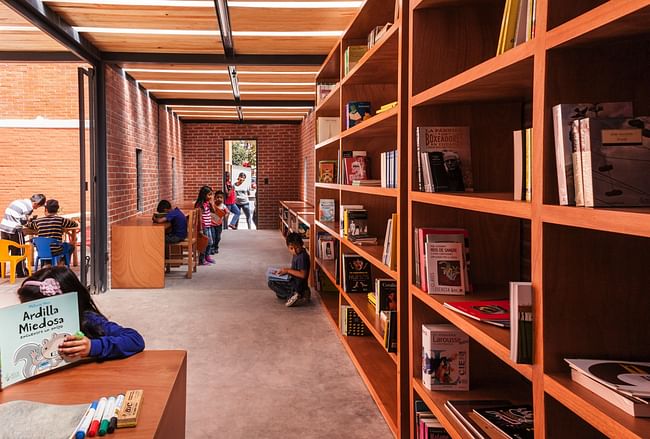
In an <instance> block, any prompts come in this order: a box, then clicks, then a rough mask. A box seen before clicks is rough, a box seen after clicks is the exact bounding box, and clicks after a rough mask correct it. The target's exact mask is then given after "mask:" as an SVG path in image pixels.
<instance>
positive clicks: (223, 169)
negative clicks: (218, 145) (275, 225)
mask: <svg viewBox="0 0 650 439" xmlns="http://www.w3.org/2000/svg"><path fill="white" fill-rule="evenodd" d="M237 141H239V142H243V141H246V142H250V141H254V142H255V180H256V181H255V185H256V188H255V210H254V211H253V218H255V215H256V214H257V209H258V207H259V204H258V200H259V195H258V194H259V190H260V181H259V176H260V175H259V171H260V150H259V144H260V143H259V140H258V139H257V137H235V138H232V137H231V138H226V139H223V144H222V150H221V156H222V157H223V160H222V162H221V190H223V188H224V186H225V183H226V180H225V176H226V158H227V157H226V142H237ZM230 152H231V154H230V155H231V156H230V159H231V163H230V171H229V172H230V173H231V175H230V181H231V182H233V176H232V149H231V151H230ZM252 179H253V176H252V169H251V183H252ZM253 218H251V220H253ZM257 218H259V215H258V216H257ZM253 222H254V223H255V230H258V225H257V221H253Z"/></svg>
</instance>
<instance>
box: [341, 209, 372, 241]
mask: <svg viewBox="0 0 650 439" xmlns="http://www.w3.org/2000/svg"><path fill="white" fill-rule="evenodd" d="M345 212H346V218H345V221H346V234H345V236H347V237H348V239H356V238H363V237H367V236H368V211H367V210H365V209H358V210H352V209H351V210H346V211H345Z"/></svg>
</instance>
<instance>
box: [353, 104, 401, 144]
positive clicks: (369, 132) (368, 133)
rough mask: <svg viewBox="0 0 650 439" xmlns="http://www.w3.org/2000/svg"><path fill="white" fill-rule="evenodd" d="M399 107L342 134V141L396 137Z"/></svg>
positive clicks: (377, 115) (373, 117) (375, 116)
mask: <svg viewBox="0 0 650 439" xmlns="http://www.w3.org/2000/svg"><path fill="white" fill-rule="evenodd" d="M398 111H399V107H395V108H392V109H390V110H388V111H385V112H383V113H380V114H376V115H374V116H372V117H371V118H370V119H368V120H364V121H363V122H361V123H360V124H359V125H355V126H353V127H352V128H348V129H347V130H345V131H343V132H342V133H341V139H345V140H348V139H363V138H367V137H389V136H392V137H394V136H395V135H396V134H397V113H398Z"/></svg>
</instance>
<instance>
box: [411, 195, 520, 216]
mask: <svg viewBox="0 0 650 439" xmlns="http://www.w3.org/2000/svg"><path fill="white" fill-rule="evenodd" d="M411 201H413V202H417V203H423V204H432V205H438V206H445V207H453V208H456V209H464V210H469V211H475V212H483V213H489V214H495V215H505V216H511V217H515V218H521V219H530V218H531V205H530V203H527V202H525V201H513V200H512V194H511V193H479V192H465V193H428V192H411Z"/></svg>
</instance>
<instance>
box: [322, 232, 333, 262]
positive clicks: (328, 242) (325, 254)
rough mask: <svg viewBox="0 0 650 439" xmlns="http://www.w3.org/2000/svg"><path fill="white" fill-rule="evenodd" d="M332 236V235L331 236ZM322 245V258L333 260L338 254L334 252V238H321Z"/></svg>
mask: <svg viewBox="0 0 650 439" xmlns="http://www.w3.org/2000/svg"><path fill="white" fill-rule="evenodd" d="M330 238H331V237H330ZM319 245H320V258H321V259H322V260H324V261H333V260H334V259H335V258H336V256H335V253H334V239H333V238H331V239H321V240H320V241H319Z"/></svg>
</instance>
